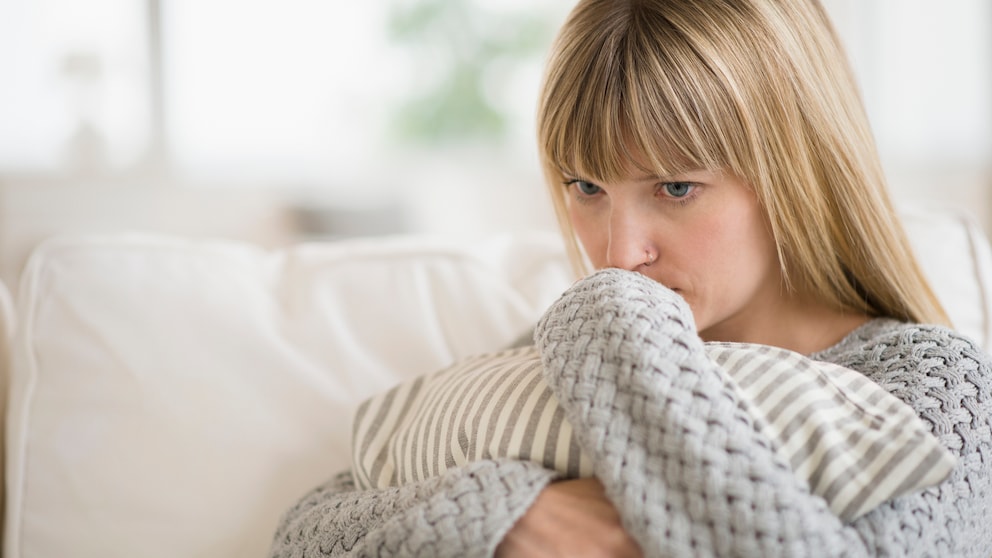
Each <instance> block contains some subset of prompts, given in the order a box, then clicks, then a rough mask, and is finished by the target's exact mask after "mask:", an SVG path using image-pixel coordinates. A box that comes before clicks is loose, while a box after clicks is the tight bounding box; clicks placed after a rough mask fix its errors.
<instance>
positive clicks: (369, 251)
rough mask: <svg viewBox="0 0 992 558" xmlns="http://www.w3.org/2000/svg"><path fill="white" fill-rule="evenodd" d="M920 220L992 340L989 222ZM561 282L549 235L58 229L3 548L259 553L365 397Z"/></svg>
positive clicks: (26, 362)
mask: <svg viewBox="0 0 992 558" xmlns="http://www.w3.org/2000/svg"><path fill="white" fill-rule="evenodd" d="M907 222H908V224H909V226H910V228H911V236H912V237H913V238H914V240H915V241H917V242H918V243H919V244H918V249H919V250H920V253H921V256H922V257H923V259H924V262H925V268H926V270H927V272H928V274H931V277H932V278H933V279H934V281H935V283H936V286H937V288H938V292H939V293H940V295H941V296H942V297H945V298H944V300H945V302H946V303H947V304H948V306H949V308H950V310H951V314H952V317H953V318H954V319H955V320H956V321H958V322H959V324H960V325H961V327H962V328H964V329H965V331H966V332H967V333H968V334H969V335H972V336H974V337H976V338H977V339H980V340H981V341H982V342H983V343H985V346H986V347H988V346H990V344H989V343H990V338H989V314H990V312H989V304H988V301H989V296H988V289H989V279H988V277H989V276H988V275H987V273H988V271H989V269H990V261H992V259H990V258H992V255H990V254H989V252H988V245H987V243H985V239H984V237H982V236H981V235H980V234H976V232H977V229H973V228H969V227H968V226H965V224H964V222H963V221H961V220H960V219H959V218H958V217H956V216H948V215H947V214H944V215H941V216H925V215H913V216H909V217H908V218H907ZM930 231H939V233H937V234H938V235H939V237H940V238H942V239H943V240H942V241H938V240H937V239H936V238H933V237H931V236H930V235H931V234H932V233H931V232H930ZM976 256H980V258H976ZM570 282H571V274H570V273H569V271H568V268H567V265H566V263H565V257H564V255H563V250H562V248H561V246H560V243H559V242H558V241H557V240H556V239H555V237H554V236H553V235H551V234H550V233H548V234H543V233H542V234H537V233H535V234H534V235H524V236H517V237H502V238H494V239H489V240H486V241H478V242H475V241H443V240H439V239H430V238H424V237H407V238H391V239H380V240H360V241H346V242H339V243H325V244H309V245H302V246H298V247H294V248H291V249H287V250H284V251H276V252H266V251H262V250H260V249H257V248H254V247H251V246H248V245H243V244H237V243H229V242H216V241H189V240H182V239H178V238H171V237H156V236H117V237H104V238H97V237H89V238H64V239H59V240H56V241H51V242H49V243H47V244H46V245H44V246H43V247H42V248H41V249H39V250H38V251H37V252H36V253H35V254H34V256H33V257H32V260H31V262H30V263H29V266H28V269H27V271H26V273H25V275H24V276H23V278H22V280H21V283H20V287H21V288H20V292H19V297H18V301H17V323H18V324H19V325H18V328H17V330H16V335H15V339H14V344H13V346H12V354H13V356H12V359H13V360H12V367H11V375H10V399H9V403H8V407H7V425H6V426H7V465H6V479H7V517H6V529H5V541H4V548H5V556H7V558H42V557H44V558H49V557H55V556H59V557H61V556H73V557H94V558H95V557H101V558H104V557H108V556H127V557H131V556H141V557H143V558H156V557H163V558H165V557H168V558H183V557H211V558H227V557H232V558H233V557H243V556H264V555H265V551H266V549H267V548H268V545H269V541H270V538H271V534H272V532H273V530H274V528H275V525H276V523H277V521H278V518H279V516H280V514H281V513H282V512H283V511H284V510H285V509H286V508H287V507H288V506H289V505H290V504H291V503H292V502H293V501H295V500H296V499H297V498H298V497H299V496H300V495H302V493H303V492H305V491H306V490H307V489H309V488H310V487H312V486H314V485H315V484H317V483H318V482H319V481H321V480H323V479H326V478H327V477H329V476H330V475H331V474H332V473H334V472H336V471H338V470H340V469H343V468H345V467H347V466H348V464H349V457H350V456H349V452H348V442H349V437H350V424H351V413H352V411H353V409H354V408H355V407H356V406H357V404H358V403H359V402H360V401H361V400H362V399H363V398H365V397H367V396H369V395H370V394H372V393H374V392H377V391H379V390H382V389H385V388H386V387H389V386H391V385H393V384H395V383H396V382H398V381H399V380H401V379H403V378H408V377H411V376H413V375H417V374H420V373H424V372H428V371H432V370H435V369H438V368H440V367H442V366H444V365H446V364H448V363H450V362H451V361H452V360H453V359H455V358H458V357H461V356H465V355H468V354H471V353H476V352H482V351H487V350H492V349H495V348H498V347H501V346H504V345H505V344H506V343H508V342H510V341H511V340H512V339H514V338H515V337H517V336H518V335H519V334H520V333H522V332H523V331H525V330H526V329H527V328H529V327H530V326H531V325H532V324H533V322H534V321H535V320H536V319H537V317H538V316H539V315H540V314H541V312H542V311H543V310H544V308H545V307H546V306H547V305H548V304H550V302H551V301H552V300H553V299H554V298H555V297H557V296H558V294H560V292H561V291H562V290H563V289H564V288H565V287H566V286H567V285H568V284H569V283H570Z"/></svg>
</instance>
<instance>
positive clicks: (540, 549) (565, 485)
mask: <svg viewBox="0 0 992 558" xmlns="http://www.w3.org/2000/svg"><path fill="white" fill-rule="evenodd" d="M496 556H497V558H518V557H523V558H527V557H531V556H542V557H544V556H568V557H586V556H588V557H611V558H628V557H630V558H640V556H641V549H640V547H639V546H638V545H637V542H636V541H635V540H634V539H633V538H631V536H630V535H628V534H627V532H626V531H625V530H624V528H623V526H622V525H621V524H620V514H619V513H617V510H616V508H614V507H613V504H612V503H611V502H610V501H609V500H608V499H607V498H606V494H605V492H604V491H603V485H602V484H601V483H600V482H599V480H597V479H595V478H588V479H576V480H568V481H561V482H556V483H554V484H552V485H550V486H548V487H547V488H545V489H544V490H543V491H541V494H540V495H539V496H538V497H537V500H535V501H534V504H533V505H532V506H531V507H530V509H529V510H527V513H526V514H524V516H523V517H522V518H520V520H519V521H517V523H516V524H515V525H514V526H513V528H512V529H510V532H509V533H507V534H506V537H504V538H503V542H501V543H500V544H499V546H498V547H496Z"/></svg>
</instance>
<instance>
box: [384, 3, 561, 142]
mask: <svg viewBox="0 0 992 558" xmlns="http://www.w3.org/2000/svg"><path fill="white" fill-rule="evenodd" d="M389 32H390V38H391V40H393V41H394V42H395V43H397V44H400V45H402V46H403V47H404V48H406V49H410V52H411V54H412V57H413V59H414V60H415V62H414V63H415V64H416V65H417V68H416V72H417V74H418V75H425V76H433V77H434V80H433V81H432V82H431V84H430V86H429V87H428V88H427V90H426V91H422V92H420V93H419V94H415V95H413V96H411V97H410V98H408V99H407V100H404V101H402V102H401V104H400V106H399V107H398V109H397V110H396V112H395V114H394V115H393V127H394V131H395V132H396V133H397V134H398V135H399V136H400V138H401V139H403V140H407V141H413V142H416V143H422V144H429V145H437V144H447V143H453V142H461V141H479V140H481V141H483V142H498V141H499V140H500V139H502V138H503V137H504V134H505V132H506V130H507V121H508V114H507V108H506V107H503V106H499V103H498V102H494V100H493V99H494V97H497V95H494V94H493V92H492V91H489V92H488V94H487V88H492V87H494V86H498V85H499V83H498V80H499V70H500V69H501V68H502V69H505V68H506V67H512V66H513V65H514V64H516V63H520V62H523V61H526V60H529V59H533V58H534V57H535V56H537V55H540V54H542V53H543V50H544V49H545V48H546V47H547V44H548V43H549V42H550V37H551V32H552V29H551V26H550V23H549V21H547V19H546V18H544V17H542V16H541V15H540V14H539V13H538V12H537V11H536V10H530V11H523V9H518V10H517V11H510V12H507V11H499V12H494V11H492V10H491V9H490V10H487V9H485V8H484V7H483V6H481V5H480V4H479V2H478V1H477V0H407V1H402V2H395V3H394V4H393V7H392V10H391V13H390V18H389Z"/></svg>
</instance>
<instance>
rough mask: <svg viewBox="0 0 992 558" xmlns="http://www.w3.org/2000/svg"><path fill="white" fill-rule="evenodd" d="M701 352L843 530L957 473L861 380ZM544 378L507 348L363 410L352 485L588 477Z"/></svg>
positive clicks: (788, 356) (839, 371)
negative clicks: (462, 472) (522, 474)
mask: <svg viewBox="0 0 992 558" xmlns="http://www.w3.org/2000/svg"><path fill="white" fill-rule="evenodd" d="M706 347H707V352H708V354H709V356H710V358H711V359H713V361H714V362H716V363H717V364H718V365H719V366H720V367H721V368H722V369H723V370H724V372H725V373H726V374H727V377H728V381H729V384H730V385H731V386H733V387H734V388H736V389H737V390H738V391H739V393H740V394H741V396H742V397H741V399H742V400H743V401H744V402H745V404H747V405H748V410H749V411H750V412H751V414H752V415H753V416H754V417H755V423H756V425H757V427H758V428H760V429H761V430H762V431H763V432H764V433H765V434H766V435H767V436H768V438H769V439H771V440H773V441H774V442H775V443H776V450H777V451H778V452H779V455H780V456H781V457H782V458H783V459H784V460H786V461H787V462H788V463H790V464H791V466H792V468H793V470H794V471H795V472H796V474H797V475H799V476H801V477H802V478H805V479H806V480H807V481H808V483H809V485H810V489H811V490H812V492H814V493H815V494H818V495H820V496H822V497H823V498H824V499H825V500H826V501H827V503H828V505H829V506H830V509H831V510H833V511H834V513H836V514H837V516H838V517H840V518H841V519H843V520H852V519H854V518H856V517H858V516H860V515H862V514H864V513H865V512H867V511H869V510H871V509H872V508H874V507H875V506H877V505H878V504H880V503H882V502H884V501H886V500H888V499H890V498H893V497H895V496H897V495H899V494H901V493H904V492H908V491H911V490H916V489H919V488H923V487H926V486H932V485H934V484H937V483H939V482H940V481H942V480H943V479H944V478H945V477H946V476H947V475H948V474H949V473H950V471H951V469H952V468H953V466H954V463H955V460H954V456H953V455H951V454H950V452H948V451H947V450H946V449H944V448H942V447H941V446H940V444H939V442H938V441H937V438H936V437H934V436H933V435H932V434H930V433H929V431H928V430H927V428H926V426H925V424H924V423H923V421H922V420H920V419H919V417H917V416H916V414H915V413H914V412H913V410H912V409H911V408H910V407H909V406H908V405H906V404H905V403H903V402H902V401H900V400H899V399H898V398H896V397H895V396H893V395H891V394H889V393H888V392H887V391H885V390H884V389H883V388H881V387H880V386H878V385H877V384H875V383H873V382H871V381H869V380H868V379H867V378H865V377H864V376H863V375H861V374H860V373H858V372H855V371H853V370H849V369H847V368H844V367H841V366H838V365H834V364H830V363H825V362H819V361H814V360H811V359H808V358H806V357H804V356H802V355H800V354H798V353H795V352H792V351H788V350H785V349H779V348H776V347H769V346H765V345H746V344H739V343H707V344H706ZM541 372H542V371H541V358H540V355H539V354H538V352H537V350H536V348H534V347H533V346H531V347H523V348H518V349H510V350H506V351H501V352H498V353H489V354H483V355H477V356H473V357H470V358H467V359H464V360H462V361H459V362H457V363H455V364H454V365H452V366H450V367H448V368H446V369H444V370H441V371H439V372H436V373H434V374H430V375H426V376H422V377H419V378H417V379H415V380H413V381H410V382H407V383H404V384H401V385H399V386H396V387H395V388H393V389H391V390H389V391H388V392H386V393H384V394H382V395H379V396H377V397H374V398H372V399H370V400H368V401H365V402H364V403H362V405H361V406H360V407H359V409H358V412H357V415H356V419H355V424H354V430H353V450H354V451H353V461H354V462H353V472H354V474H355V479H356V482H357V483H358V485H359V486H361V487H365V488H368V487H378V488H384V487H387V486H396V485H401V484H404V483H408V482H414V481H418V480H422V479H425V478H428V477H431V476H434V475H438V474H441V473H443V472H444V471H445V470H447V469H449V468H452V467H458V466H460V465H464V464H465V463H468V462H470V461H474V460H479V459H494V458H513V459H523V460H531V461H535V462H537V463H541V464H542V465H544V466H545V467H548V468H550V469H555V470H557V471H559V472H560V473H562V474H563V475H564V476H565V477H568V478H577V477H586V476H591V475H592V463H591V462H590V460H589V458H588V457H587V456H586V455H585V454H583V453H582V452H581V451H580V449H579V446H578V443H577V442H576V440H575V437H574V436H573V432H572V427H571V425H570V424H569V423H568V422H567V421H566V420H565V416H564V412H563V411H562V409H561V407H560V406H559V404H558V401H557V400H556V399H555V397H554V396H553V395H552V393H551V390H550V387H549V386H548V385H547V383H546V382H545V381H544V379H543V377H542V373H541Z"/></svg>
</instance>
